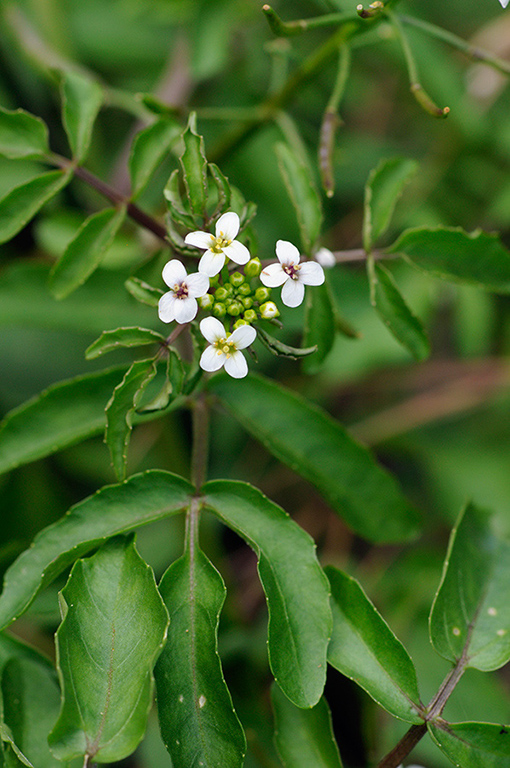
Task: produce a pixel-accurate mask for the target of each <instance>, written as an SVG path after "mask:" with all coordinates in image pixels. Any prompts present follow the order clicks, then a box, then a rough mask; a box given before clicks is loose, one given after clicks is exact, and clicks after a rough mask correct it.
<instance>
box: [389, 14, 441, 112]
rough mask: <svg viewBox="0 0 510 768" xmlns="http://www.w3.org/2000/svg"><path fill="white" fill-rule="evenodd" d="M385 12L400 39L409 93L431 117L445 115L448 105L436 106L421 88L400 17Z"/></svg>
mask: <svg viewBox="0 0 510 768" xmlns="http://www.w3.org/2000/svg"><path fill="white" fill-rule="evenodd" d="M385 13H386V15H387V17H388V19H389V20H390V21H391V23H392V24H393V27H394V29H395V32H396V33H397V35H398V37H399V39H400V44H401V46H402V52H403V54H404V58H405V61H406V65H407V71H408V73H409V82H410V90H411V93H412V94H413V96H414V98H415V99H416V101H417V102H418V104H420V106H421V107H423V109H424V110H425V112H428V114H429V115H432V117H447V115H448V113H449V112H450V107H438V106H437V104H436V103H435V102H434V101H433V100H432V99H431V97H430V96H429V94H428V93H427V91H426V90H425V89H424V88H423V86H422V84H421V83H420V77H419V74H418V67H417V66H416V61H415V59H414V55H413V52H412V50H411V46H410V45H409V40H408V39H407V35H406V34H405V32H404V29H403V27H402V23H401V20H400V17H399V16H397V15H396V14H394V13H393V12H392V11H390V10H389V9H385Z"/></svg>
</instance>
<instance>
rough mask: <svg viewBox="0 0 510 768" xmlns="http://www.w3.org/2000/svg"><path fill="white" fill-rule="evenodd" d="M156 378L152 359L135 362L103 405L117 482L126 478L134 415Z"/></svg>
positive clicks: (108, 443) (107, 441)
mask: <svg viewBox="0 0 510 768" xmlns="http://www.w3.org/2000/svg"><path fill="white" fill-rule="evenodd" d="M155 375H156V364H155V362H154V359H152V358H151V359H150V360H137V361H135V362H134V363H133V364H132V366H131V367H130V368H129V370H128V371H126V374H125V376H124V378H123V379H122V381H121V382H120V384H117V386H116V387H115V389H114V390H113V394H112V396H111V398H110V400H109V402H108V405H107V406H106V435H105V441H106V443H107V445H108V448H109V451H110V455H111V458H112V464H113V468H114V470H115V474H116V475H117V478H118V479H119V480H124V478H125V476H126V461H127V449H128V445H129V438H130V436H131V428H132V420H133V413H134V411H135V410H136V407H137V406H138V403H139V402H140V398H141V397H142V395H143V393H144V391H145V389H146V388H147V386H148V384H149V383H150V382H151V381H152V379H153V378H154V376H155Z"/></svg>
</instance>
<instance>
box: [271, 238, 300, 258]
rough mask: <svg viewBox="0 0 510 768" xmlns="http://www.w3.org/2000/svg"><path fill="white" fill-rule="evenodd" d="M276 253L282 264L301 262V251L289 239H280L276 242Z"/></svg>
mask: <svg viewBox="0 0 510 768" xmlns="http://www.w3.org/2000/svg"><path fill="white" fill-rule="evenodd" d="M276 255H277V256H278V261H279V262H280V264H299V259H300V256H299V251H298V249H297V248H296V246H295V245H292V243H289V241H288V240H278V241H277V242H276Z"/></svg>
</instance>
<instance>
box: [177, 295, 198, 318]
mask: <svg viewBox="0 0 510 768" xmlns="http://www.w3.org/2000/svg"><path fill="white" fill-rule="evenodd" d="M174 312H175V319H176V320H177V322H178V323H181V324H182V323H191V321H192V320H193V319H194V318H195V317H196V314H197V312H198V304H197V300H196V299H193V298H191V297H188V298H187V299H176V300H175V303H174Z"/></svg>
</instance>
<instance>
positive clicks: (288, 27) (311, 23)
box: [262, 5, 359, 37]
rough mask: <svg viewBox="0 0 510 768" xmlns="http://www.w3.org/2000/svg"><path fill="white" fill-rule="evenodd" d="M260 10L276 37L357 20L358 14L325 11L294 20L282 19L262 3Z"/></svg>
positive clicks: (291, 35)
mask: <svg viewBox="0 0 510 768" xmlns="http://www.w3.org/2000/svg"><path fill="white" fill-rule="evenodd" d="M262 11H263V13H264V14H265V17H266V19H267V21H268V24H269V26H270V27H271V30H272V31H273V32H274V34H275V35H278V37H293V36H294V35H300V34H301V33H302V32H306V31H307V30H309V29H318V28H319V27H332V26H338V25H339V24H345V23H346V22H350V21H358V18H359V17H358V14H354V13H326V14H324V15H323V16H315V17H313V18H311V19H297V20H295V21H283V19H281V18H280V16H278V14H277V13H276V11H275V10H274V9H273V8H272V7H271V6H270V5H263V6H262Z"/></svg>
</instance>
